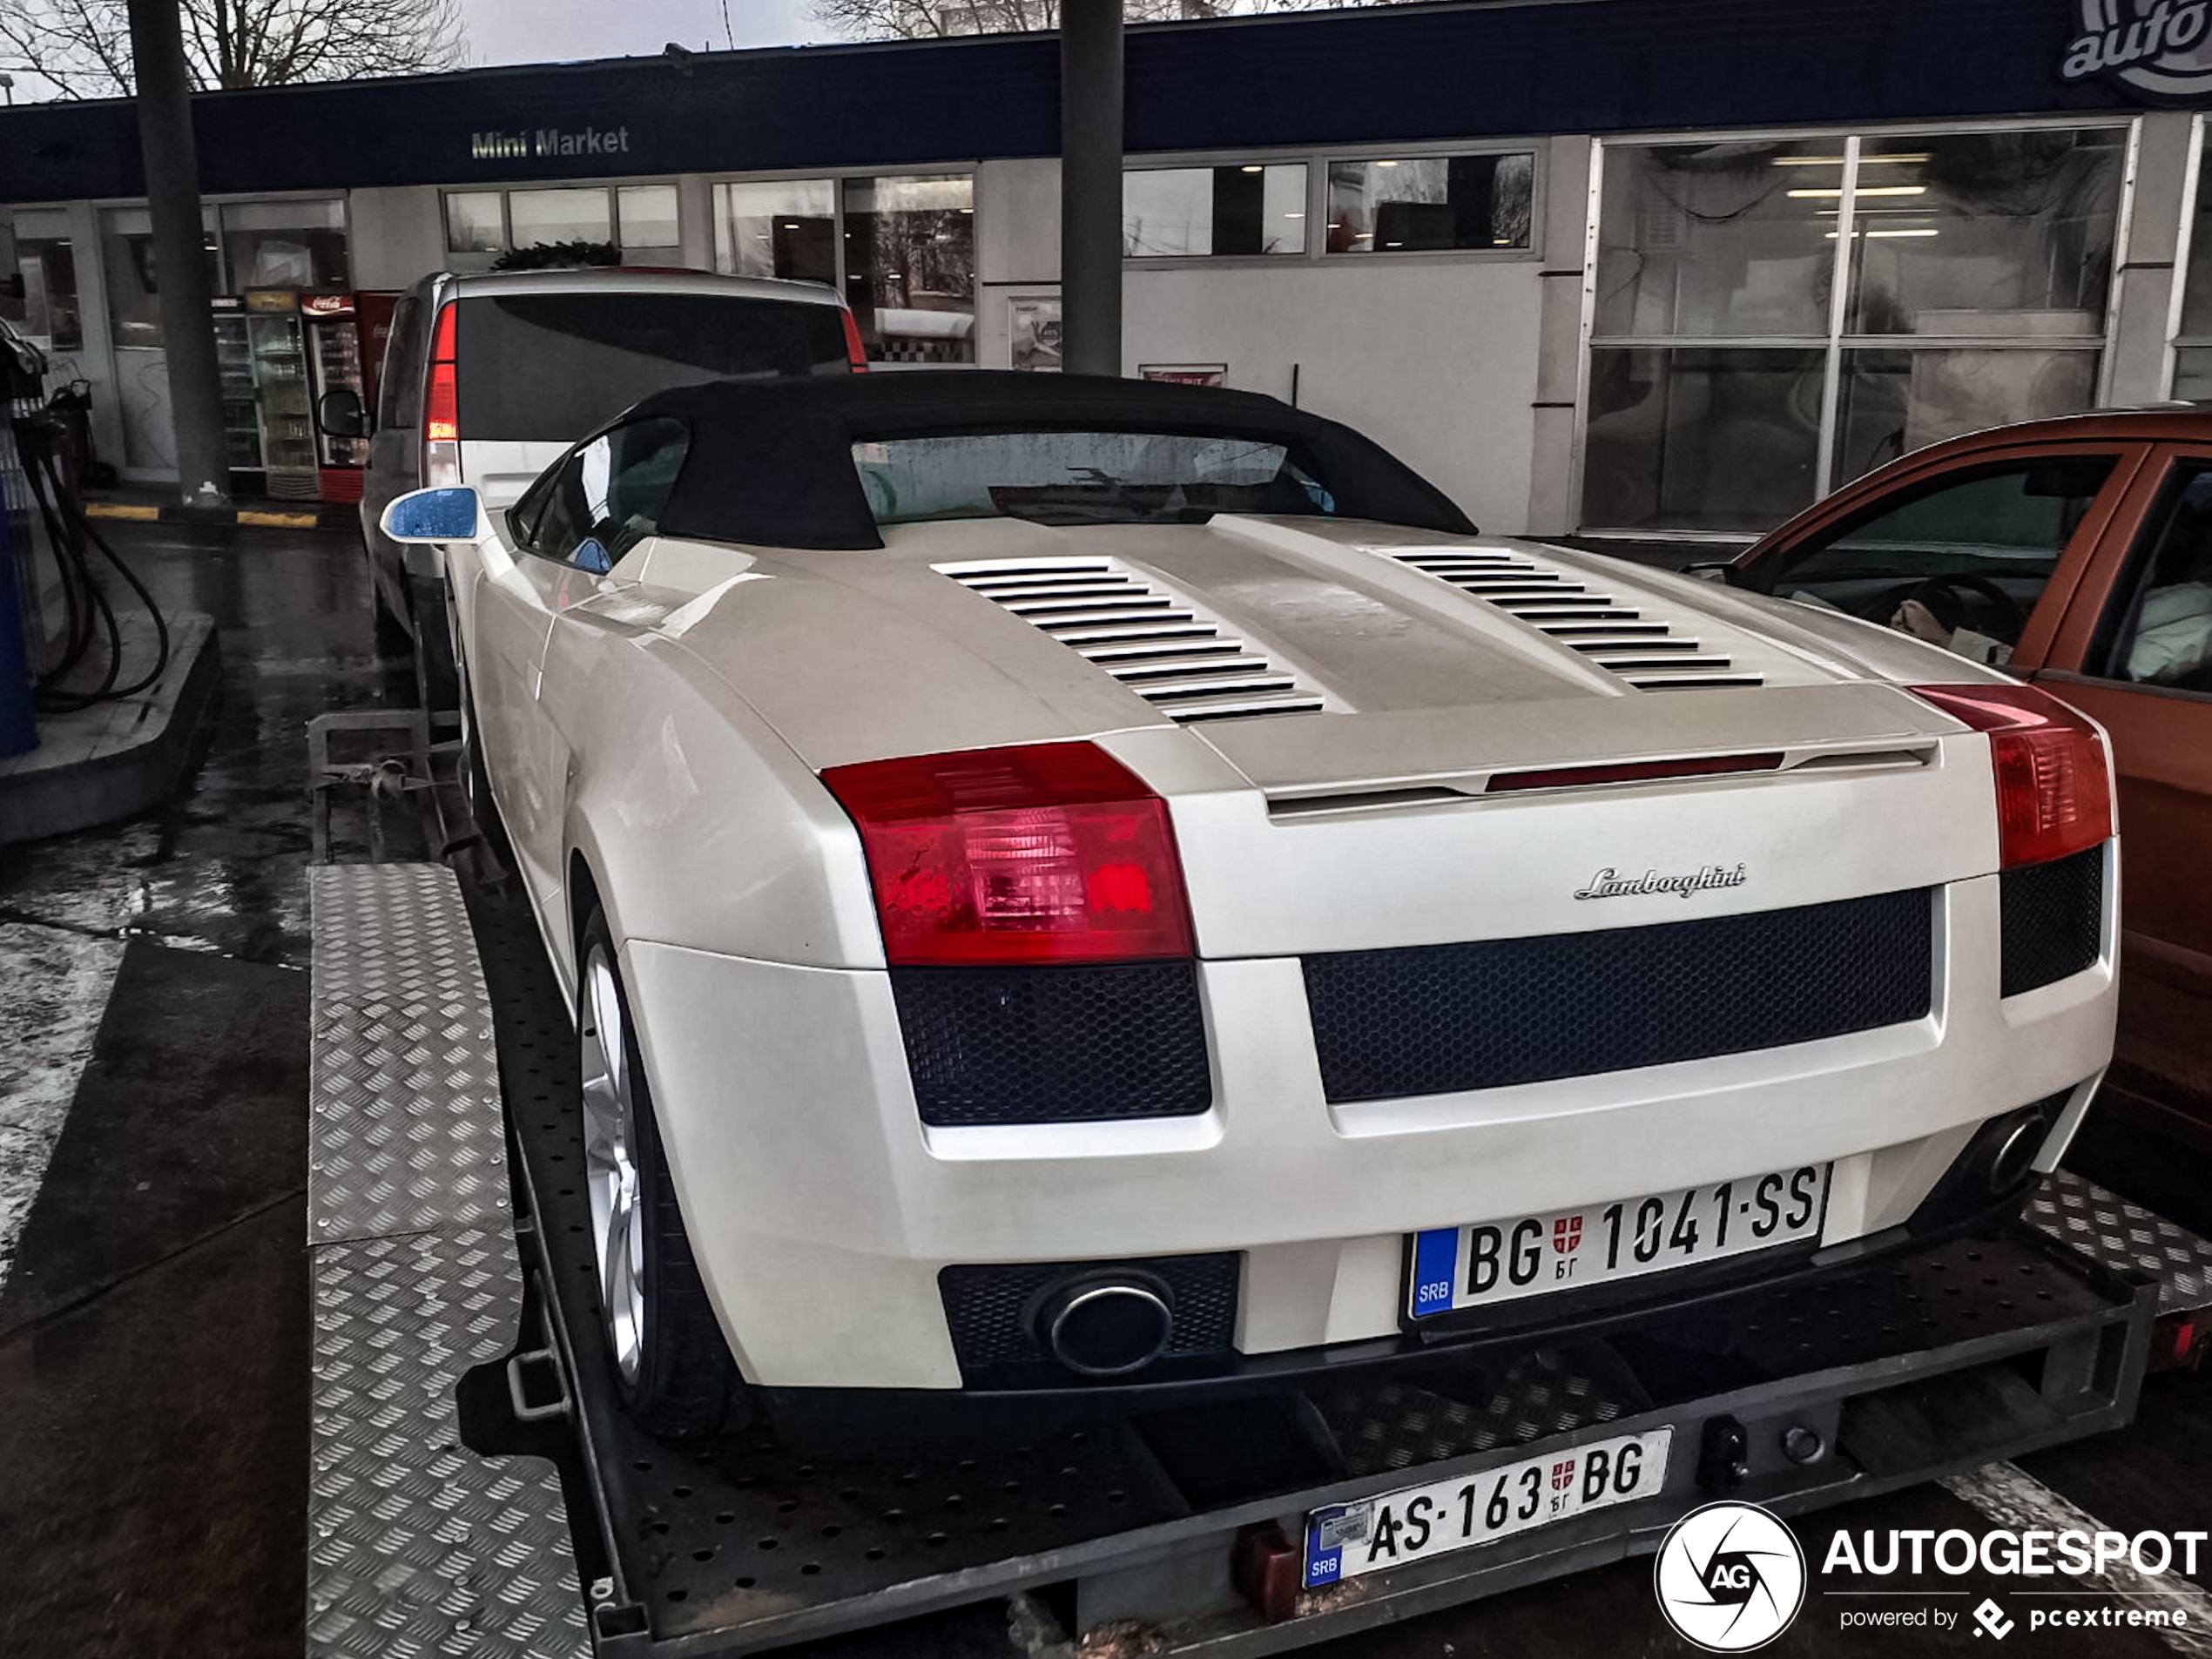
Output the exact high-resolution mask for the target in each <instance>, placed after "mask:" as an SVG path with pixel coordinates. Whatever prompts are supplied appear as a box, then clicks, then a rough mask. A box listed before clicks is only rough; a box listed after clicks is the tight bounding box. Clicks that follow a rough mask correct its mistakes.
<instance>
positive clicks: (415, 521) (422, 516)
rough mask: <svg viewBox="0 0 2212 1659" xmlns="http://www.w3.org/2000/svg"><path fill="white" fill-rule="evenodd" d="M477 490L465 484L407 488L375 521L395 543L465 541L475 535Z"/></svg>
mask: <svg viewBox="0 0 2212 1659" xmlns="http://www.w3.org/2000/svg"><path fill="white" fill-rule="evenodd" d="M479 513H480V509H479V507H478V505H477V502H476V492H475V490H473V489H469V487H468V486H467V485H466V484H448V485H445V486H442V488H440V489H410V490H409V491H408V493H407V494H406V495H404V496H399V497H398V498H396V499H395V500H394V501H393V502H391V503H390V505H388V506H387V507H386V508H385V509H384V515H383V516H382V517H381V519H379V520H378V521H377V522H378V523H380V524H381V526H382V527H383V530H384V534H385V535H387V536H390V537H391V538H392V539H393V540H394V541H395V542H467V541H471V540H474V539H475V534H476V525H477V523H478V518H479Z"/></svg>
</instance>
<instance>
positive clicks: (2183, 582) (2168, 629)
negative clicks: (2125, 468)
mask: <svg viewBox="0 0 2212 1659" xmlns="http://www.w3.org/2000/svg"><path fill="white" fill-rule="evenodd" d="M2088 665H2089V668H2090V671H2091V672H2092V673H2095V674H2099V675H2101V677H2102V678H2106V679H2114V680H2125V681H2128V682H2129V683H2130V684H2133V685H2166V686H2171V687H2174V688H2175V689H2176V690H2179V691H2212V462H2204V461H2192V462H2181V463H2180V464H2179V465H2177V466H2176V467H2175V469H2174V473H2173V475H2172V476H2171V477H2170V478H2169V479H2168V481H2167V483H2166V486H2165V488H2164V489H2163V490H2162V491H2161V494H2160V496H2159V501H2158V504H2157V506H2156V507H2155V508H2154V509H2152V512H2151V514H2150V516H2149V517H2148V519H2147V520H2146V521H2145V522H2144V527H2143V530H2142V533H2141V536H2140V538H2139V539H2138V540H2137V542H2136V544H2135V547H2134V550H2133V551H2132V552H2131V553H2130V554H2129V556H2128V565H2127V569H2126V570H2124V571H2123V572H2122V574H2121V579H2120V581H2119V582H2117V583H2114V587H2113V592H2112V597H2111V599H2110V600H2109V601H2108V602H2107V608H2106V610H2105V616H2104V621H2103V624H2102V625H2101V627H2100V629H2099V630H2098V633H2097V637H2096V641H2095V643H2094V644H2093V645H2092V646H2091V648H2090V652H2089V658H2088Z"/></svg>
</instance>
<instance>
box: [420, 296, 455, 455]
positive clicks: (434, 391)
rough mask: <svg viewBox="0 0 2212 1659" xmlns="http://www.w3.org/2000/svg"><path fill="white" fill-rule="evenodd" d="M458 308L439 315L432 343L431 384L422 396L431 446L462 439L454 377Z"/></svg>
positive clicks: (424, 425)
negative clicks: (436, 443) (456, 313)
mask: <svg viewBox="0 0 2212 1659" xmlns="http://www.w3.org/2000/svg"><path fill="white" fill-rule="evenodd" d="M455 311H456V307H453V306H450V305H448V307H446V308H445V309H444V310H442V311H441V312H440V313H438V327H437V331H436V333H435V334H433V335H432V336H431V341H430V384H429V387H428V389H427V390H426V391H425V392H424V393H423V395H422V437H423V441H424V442H428V443H435V442H440V441H443V442H448V443H449V442H453V441H454V440H455V439H457V438H459V437H460V436H461V399H460V388H459V385H458V382H457V380H456V377H455V373H454V363H455V351H454V334H455Z"/></svg>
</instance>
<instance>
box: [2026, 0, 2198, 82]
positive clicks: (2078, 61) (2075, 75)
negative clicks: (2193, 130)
mask: <svg viewBox="0 0 2212 1659" xmlns="http://www.w3.org/2000/svg"><path fill="white" fill-rule="evenodd" d="M2071 3H2072V6H2073V9H2074V12H2075V14H2076V17H2077V20H2078V22H2079V23H2080V27H2081V30H2082V32H2081V33H2080V35H2079V36H2077V37H2075V38H2074V41H2073V42H2072V43H2071V44H2069V45H2068V46H2067V49H2066V61H2065V63H2064V64H2062V65H2061V66H2060V70H2059V73H2060V76H2061V77H2062V78H2064V79H2067V80H2069V81H2081V80H2087V79H2088V78H2090V77H2091V76H2093V75H2105V76H2109V77H2111V78H2113V79H2114V80H2116V81H2118V82H2120V83H2121V84H2122V85H2124V86H2126V87H2127V88H2128V90H2129V91H2132V92H2133V93H2134V95H2135V96H2136V97H2138V98H2142V99H2144V100H2145V101H2147V102H2149V103H2154V104H2195V103H2199V102H2202V101H2203V100H2205V99H2208V98H2212V4H2208V0H2071Z"/></svg>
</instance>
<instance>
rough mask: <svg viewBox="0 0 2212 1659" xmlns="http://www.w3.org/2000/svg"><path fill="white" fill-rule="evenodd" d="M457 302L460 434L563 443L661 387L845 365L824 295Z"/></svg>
mask: <svg viewBox="0 0 2212 1659" xmlns="http://www.w3.org/2000/svg"><path fill="white" fill-rule="evenodd" d="M459 304H460V310H461V314H460V317H459V319H458V321H457V324H456V327H457V329H458V338H457V340H456V341H455V350H456V353H457V355H458V357H459V360H460V364H461V373H460V384H459V388H458V389H459V392H460V426H461V435H462V437H463V438H464V439H495V440H496V439H504V440H509V441H516V442H530V441H537V442H560V443H572V442H575V441H576V440H577V439H578V438H580V437H582V436H583V435H584V434H585V433H587V432H590V431H591V430H592V429H593V428H596V427H599V426H602V425H604V424H605V423H606V422H607V421H610V420H612V419H613V418H614V417H615V416H616V415H619V414H621V413H622V412H623V410H624V409H626V408H629V407H630V406H631V404H632V403H635V402H636V401H637V400H638V399H639V398H641V397H644V396H646V395H648V394H650V393H653V392H658V391H663V390H665V389H666V388H669V387H671V386H691V385H696V384H697V383H698V382H699V381H715V380H730V379H738V380H773V379H778V378H780V377H784V376H790V375H808V374H846V373H848V372H850V368H851V365H850V363H849V361H848V360H847V358H846V348H845V320H844V316H843V314H842V313H841V312H840V309H839V308H838V307H835V306H828V305H806V304H795V303H793V302H792V301H790V300H754V299H748V298H744V297H740V296H736V295H731V294H718V293H607V292H604V290H603V291H601V292H599V293H512V294H498V295H480V296H475V297H471V298H467V299H463V300H461V301H460V302H459Z"/></svg>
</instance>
